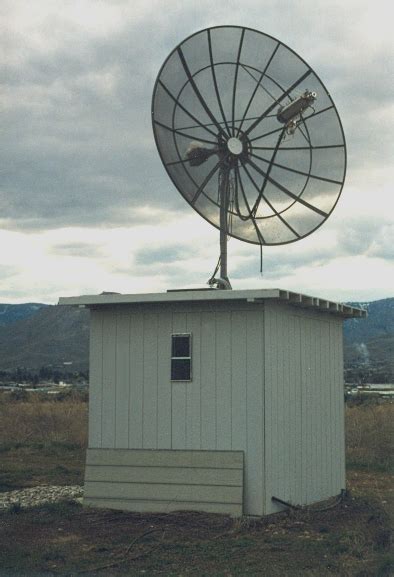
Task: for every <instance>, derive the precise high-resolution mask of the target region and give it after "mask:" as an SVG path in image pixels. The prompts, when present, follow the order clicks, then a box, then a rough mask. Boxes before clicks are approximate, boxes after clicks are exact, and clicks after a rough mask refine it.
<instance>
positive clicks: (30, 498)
mask: <svg viewBox="0 0 394 577" xmlns="http://www.w3.org/2000/svg"><path fill="white" fill-rule="evenodd" d="M82 497H83V487H81V486H80V485H64V486H55V485H40V486H39V487H32V488H30V489H18V490H16V491H9V492H7V493H0V509H9V508H11V507H13V506H15V505H17V506H19V507H22V508H25V509H26V508H28V507H36V506H37V505H43V504H45V503H56V502H58V501H63V500H67V501H69V500H72V501H82Z"/></svg>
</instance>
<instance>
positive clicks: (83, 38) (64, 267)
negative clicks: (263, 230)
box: [0, 0, 394, 303]
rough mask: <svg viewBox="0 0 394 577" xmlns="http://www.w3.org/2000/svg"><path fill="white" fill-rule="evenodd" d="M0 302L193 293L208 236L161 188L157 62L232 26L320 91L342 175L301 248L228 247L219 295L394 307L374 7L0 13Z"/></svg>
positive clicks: (388, 49)
mask: <svg viewBox="0 0 394 577" xmlns="http://www.w3.org/2000/svg"><path fill="white" fill-rule="evenodd" d="M1 11H2V14H1V19H2V23H3V24H2V30H1V40H0V42H1V46H2V49H1V56H2V60H3V65H2V69H3V75H4V77H3V78H2V84H3V87H4V89H3V92H2V95H1V98H2V117H1V118H2V125H3V131H2V135H1V139H2V143H1V144H2V146H1V154H2V157H3V158H2V167H1V171H0V178H1V188H0V302H3V303H18V302H33V301H35V302H47V303H55V302H56V301H57V299H58V297H59V296H71V295H78V294H97V293H100V292H102V291H104V290H105V291H116V292H123V293H134V292H155V291H163V290H166V289H168V288H179V287H187V286H204V285H205V283H206V281H207V279H208V278H209V277H210V276H211V274H212V272H213V269H214V268H215V265H216V262H217V258H218V254H219V239H218V231H217V230H216V229H215V228H214V227H212V226H211V225H210V224H208V223H207V222H205V221H204V220H203V219H202V218H201V217H200V216H199V215H198V214H197V213H195V212H194V211H193V210H192V209H191V208H190V207H189V206H188V205H187V203H186V202H185V201H184V200H183V198H182V197H181V196H180V195H179V193H178V192H177V190H176V189H175V188H174V185H173V184H172V182H171V181H170V179H169V178H168V176H167V174H166V172H165V170H164V168H163V166H162V163H161V160H160V158H159V155H158V153H157V150H156V146H155V143H154V138H153V133H152V127H151V112H150V105H151V96H152V91H153V86H154V82H155V79H156V76H157V73H158V70H159V68H160V66H161V64H162V63H163V61H164V60H165V58H166V57H167V56H168V54H169V53H170V52H171V50H172V49H173V48H174V47H175V46H176V45H177V44H178V43H180V42H181V41H182V40H183V39H184V38H186V37H187V36H189V35H190V34H192V33H193V32H195V31H197V30H199V29H203V28H206V27H209V26H215V25H221V24H235V25H240V26H247V27H251V28H255V29H258V30H261V31H263V32H265V33H267V34H269V35H272V36H274V37H276V38H278V39H279V40H281V41H282V42H284V43H285V44H287V45H288V46H290V47H291V48H292V49H294V50H295V51H296V52H298V53H299V54H300V55H301V56H302V57H303V58H304V59H305V60H306V61H307V62H308V64H309V65H310V66H311V67H312V68H313V69H314V70H315V71H316V72H317V73H318V75H319V76H320V78H321V79H322V80H323V82H324V84H325V85H326V86H327V87H328V88H329V90H330V93H331V96H332V98H333V99H334V101H335V103H336V106H337V109H338V111H339V114H340V116H341V120H342V123H343V127H344V131H345V135H346V141H347V150H348V170H347V178H346V183H345V186H344V188H343V191H342V195H341V198H340V200H339V202H338V205H337V207H336V209H335V211H334V212H333V214H332V215H331V216H330V218H329V219H328V220H327V222H326V223H325V224H324V225H323V226H322V227H321V228H320V229H319V230H318V231H317V232H316V233H314V234H313V235H311V236H309V237H308V238H306V239H304V240H301V241H298V242H295V243H293V244H291V245H286V246H283V247H266V248H265V249H264V253H263V254H264V271H263V275H261V274H260V270H259V266H260V257H259V250H258V247H256V246H255V245H251V244H247V243H242V242H240V241H238V240H235V239H232V240H231V241H230V242H229V276H230V279H231V282H232V285H233V288H258V287H260V288H269V287H280V288H285V289H289V290H295V291H299V292H303V293H306V294H311V295H314V296H321V297H326V298H330V299H333V300H343V301H345V300H375V299H379V298H384V297H388V296H392V294H393V291H392V286H393V278H394V267H393V260H392V259H393V246H394V231H393V214H394V196H393V193H394V191H393V184H392V183H393V181H394V178H393V176H394V175H393V167H392V162H391V160H392V158H393V146H392V142H393V133H392V120H393V116H394V115H393V111H394V108H393V90H392V78H393V77H394V74H393V70H392V64H393V59H392V54H393V40H392V38H393V34H392V18H391V17H390V12H391V11H390V9H389V2H388V0H387V1H385V0H376V1H375V2H371V1H370V0H345V1H344V0H341V1H337V0H330V1H329V2H327V1H326V0H300V1H297V0H243V1H242V2H240V1H234V0H229V1H224V0H216V1H215V2H212V0H198V1H197V0H184V1H182V2H181V1H178V0H144V1H140V0H133V1H132V0H62V1H60V0H39V1H38V2H31V1H28V0H26V1H25V0H3V1H2V4H1Z"/></svg>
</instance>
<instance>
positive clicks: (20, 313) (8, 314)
mask: <svg viewBox="0 0 394 577" xmlns="http://www.w3.org/2000/svg"><path fill="white" fill-rule="evenodd" d="M47 306H48V305H44V304H42V303H26V304H21V305H8V304H0V327H5V326H7V325H10V324H12V323H15V322H16V321H19V320H22V319H27V318H29V317H31V316H33V315H35V314H36V313H37V312H38V311H39V310H40V309H42V308H44V307H47Z"/></svg>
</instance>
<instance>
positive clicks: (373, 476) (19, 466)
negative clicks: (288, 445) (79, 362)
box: [0, 393, 394, 577]
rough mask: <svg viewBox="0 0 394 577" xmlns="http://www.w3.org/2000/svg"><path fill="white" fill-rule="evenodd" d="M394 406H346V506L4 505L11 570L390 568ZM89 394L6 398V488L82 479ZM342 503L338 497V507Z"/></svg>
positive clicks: (313, 571)
mask: <svg viewBox="0 0 394 577" xmlns="http://www.w3.org/2000/svg"><path fill="white" fill-rule="evenodd" d="M393 424H394V405H393V404H391V403H388V402H386V403H383V404H376V403H373V402H367V403H362V404H357V405H351V406H348V407H347V408H346V442H347V464H348V469H347V488H348V490H349V495H348V496H347V497H346V498H345V499H344V500H343V501H342V502H341V503H340V504H338V505H336V506H333V507H329V508H326V510H322V509H323V507H322V506H321V505H320V506H316V507H309V508H305V509H304V510H297V511H288V512H284V513H280V514H277V515H271V516H268V517H265V518H261V519H250V518H246V517H245V518H242V519H232V518H230V517H226V516H222V515H208V514H203V513H191V512H190V513H189V512H178V513H173V514H156V515H152V514H149V515H148V514H137V513H126V512H121V511H110V510H107V511H105V510H97V509H89V508H86V509H85V508H83V507H82V506H81V505H80V504H79V503H73V502H61V503H57V504H50V505H49V504H48V505H45V506H41V507H35V508H31V509H21V508H19V507H14V508H13V509H11V510H7V511H5V510H3V511H0V576H1V577H3V576H4V577H5V576H15V577H16V576H22V575H24V576H29V577H30V576H32V577H38V576H41V575H42V576H44V575H45V576H50V575H51V576H52V575H53V576H58V575H62V576H66V575H67V576H69V577H71V576H74V575H75V576H76V575H87V576H89V575H97V576H99V575H100V576H121V575H124V576H126V575H127V576H131V577H134V576H137V575H144V576H145V577H149V576H151V575H152V576H156V575H161V576H167V577H175V576H177V577H181V576H183V577H186V576H189V575H190V576H195V577H197V576H198V577H204V576H207V577H208V576H212V577H215V576H218V577H219V576H220V577H225V576H226V577H243V576H245V577H246V576H266V577H276V576H277V577H285V576H289V577H298V576H299V577H314V576H316V577H317V576H322V577H324V576H340V577H342V576H343V577H389V576H391V575H393V574H394V573H393V564H392V559H391V557H390V525H391V521H392V511H393V509H392V506H393V501H392V490H393V483H392V481H393V476H392V475H391V473H390V465H391V463H392V453H391V451H392V445H393V443H392V440H393V437H394V435H393ZM86 440H87V403H86V402H84V401H82V400H81V398H80V397H79V396H78V395H74V396H71V397H70V398H67V399H65V400H63V401H56V400H47V399H45V398H39V397H37V396H32V397H30V398H28V399H27V400H24V401H22V400H19V401H16V400H14V401H12V400H10V397H9V395H6V394H4V393H3V394H1V395H0V492H4V491H11V490H13V489H19V488H23V487H33V486H37V485H43V484H52V485H68V484H82V483H83V468H84V458H85V449H86ZM331 504H334V503H327V505H331Z"/></svg>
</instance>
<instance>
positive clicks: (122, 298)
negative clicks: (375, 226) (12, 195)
mask: <svg viewBox="0 0 394 577" xmlns="http://www.w3.org/2000/svg"><path fill="white" fill-rule="evenodd" d="M267 299H274V300H278V301H284V302H287V303H288V304H291V305H294V306H299V307H304V308H313V309H319V310H320V311H322V312H327V313H331V314H336V315H339V316H342V317H347V318H349V317H359V318H365V317H366V316H367V311H366V310H364V309H360V308H357V307H352V306H350V305H347V304H343V303H338V302H334V301H330V300H327V299H321V298H318V297H312V296H309V295H304V294H301V293H296V292H293V291H288V290H283V289H278V288H275V289H251V290H219V289H205V290H201V289H196V290H194V289H186V290H171V291H167V292H165V293H140V294H120V293H107V292H104V293H101V294H98V295H82V296H75V297H60V299H59V305H71V306H86V307H97V306H108V305H119V304H137V303H138V304H142V303H170V302H172V303H174V302H188V301H193V302H197V301H229V300H238V301H247V302H263V301H264V300H267Z"/></svg>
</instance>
